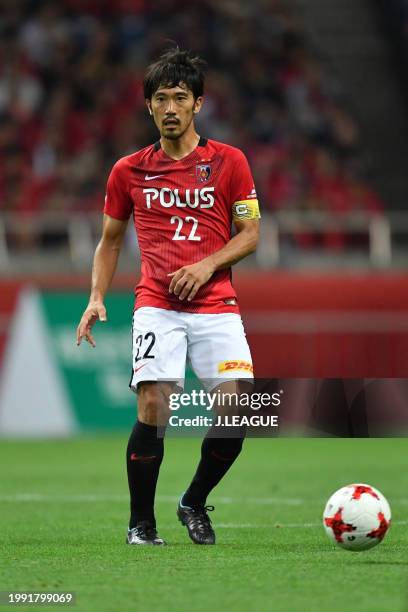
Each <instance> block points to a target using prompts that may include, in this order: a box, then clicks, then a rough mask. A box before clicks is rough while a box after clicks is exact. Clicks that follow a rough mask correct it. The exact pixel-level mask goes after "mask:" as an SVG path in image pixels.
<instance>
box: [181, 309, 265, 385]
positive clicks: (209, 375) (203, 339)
mask: <svg viewBox="0 0 408 612" xmlns="http://www.w3.org/2000/svg"><path fill="white" fill-rule="evenodd" d="M188 356H189V359H190V362H191V365H192V368H193V370H194V372H195V373H196V375H197V376H198V378H200V380H201V381H202V382H203V384H204V386H205V387H206V388H207V390H210V389H214V388H215V387H216V386H217V385H219V384H221V383H222V382H225V381H227V380H237V379H249V380H252V379H253V366H252V356H251V351H250V348H249V346H248V342H247V339H246V335H245V330H244V326H243V324H242V320H241V317H240V316H239V315H238V314H235V313H223V314H193V315H192V318H191V319H190V324H189V328H188Z"/></svg>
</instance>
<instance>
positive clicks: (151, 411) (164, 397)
mask: <svg viewBox="0 0 408 612" xmlns="http://www.w3.org/2000/svg"><path fill="white" fill-rule="evenodd" d="M137 405H138V419H139V421H141V422H142V423H146V424H147V425H165V424H166V423H167V421H168V418H169V401H168V394H167V392H166V389H164V388H162V386H161V385H160V384H159V383H144V384H141V385H139V387H138V393H137Z"/></svg>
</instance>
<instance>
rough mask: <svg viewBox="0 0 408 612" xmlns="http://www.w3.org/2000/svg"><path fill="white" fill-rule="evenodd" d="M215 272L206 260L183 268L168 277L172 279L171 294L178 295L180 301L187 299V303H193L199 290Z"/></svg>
mask: <svg viewBox="0 0 408 612" xmlns="http://www.w3.org/2000/svg"><path fill="white" fill-rule="evenodd" d="M214 272H215V270H214V266H213V265H212V263H211V262H210V261H209V260H206V259H203V260H202V261H198V262H197V263H194V264H190V265H189V266H183V267H182V268H179V269H178V270H176V271H175V272H171V273H170V274H168V275H167V276H171V277H172V279H171V282H170V286H169V293H174V295H178V297H179V299H180V300H185V299H186V298H187V301H188V302H191V300H193V299H194V297H195V295H196V293H197V291H198V290H199V288H200V287H201V286H202V285H204V284H205V283H206V282H207V281H208V280H209V279H210V278H211V276H212V275H213V274H214Z"/></svg>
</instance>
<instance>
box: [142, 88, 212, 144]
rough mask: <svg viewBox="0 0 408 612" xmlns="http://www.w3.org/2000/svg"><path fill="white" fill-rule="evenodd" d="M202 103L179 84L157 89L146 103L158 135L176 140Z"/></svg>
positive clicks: (184, 130)
mask: <svg viewBox="0 0 408 612" xmlns="http://www.w3.org/2000/svg"><path fill="white" fill-rule="evenodd" d="M202 101H203V99H202V98H201V97H200V98H197V99H196V100H194V96H193V92H192V91H191V90H190V89H188V88H187V87H185V86H183V84H180V85H179V86H177V87H159V89H158V90H157V91H156V92H155V93H154V94H153V96H152V99H151V100H146V103H147V106H148V108H149V112H150V114H151V115H153V119H154V122H155V124H156V125H157V128H158V130H159V132H160V135H161V136H162V137H164V138H168V139H170V140H177V139H178V138H180V137H181V136H182V135H183V134H184V133H185V132H186V131H187V130H188V128H189V127H190V125H191V124H192V121H193V117H194V115H195V114H196V113H198V112H199V110H200V108H201V105H202Z"/></svg>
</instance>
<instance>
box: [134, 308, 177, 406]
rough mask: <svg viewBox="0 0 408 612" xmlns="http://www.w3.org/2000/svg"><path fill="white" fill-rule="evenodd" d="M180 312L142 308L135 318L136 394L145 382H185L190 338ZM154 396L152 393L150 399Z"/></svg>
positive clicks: (135, 314) (135, 313)
mask: <svg viewBox="0 0 408 612" xmlns="http://www.w3.org/2000/svg"><path fill="white" fill-rule="evenodd" d="M177 315H178V313H176V312H173V311H171V310H164V309H162V308H153V307H143V308H139V309H138V310H136V311H135V312H134V315H133V327H132V338H133V342H132V343H133V355H132V378H131V382H130V387H131V389H132V390H133V391H136V390H137V387H138V385H139V384H140V383H142V382H176V383H177V384H178V385H180V386H182V385H183V383H184V374H185V363H186V353H187V336H186V329H185V326H184V325H183V322H182V321H180V318H179V317H178V316H177ZM150 395H151V394H149V397H150Z"/></svg>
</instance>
